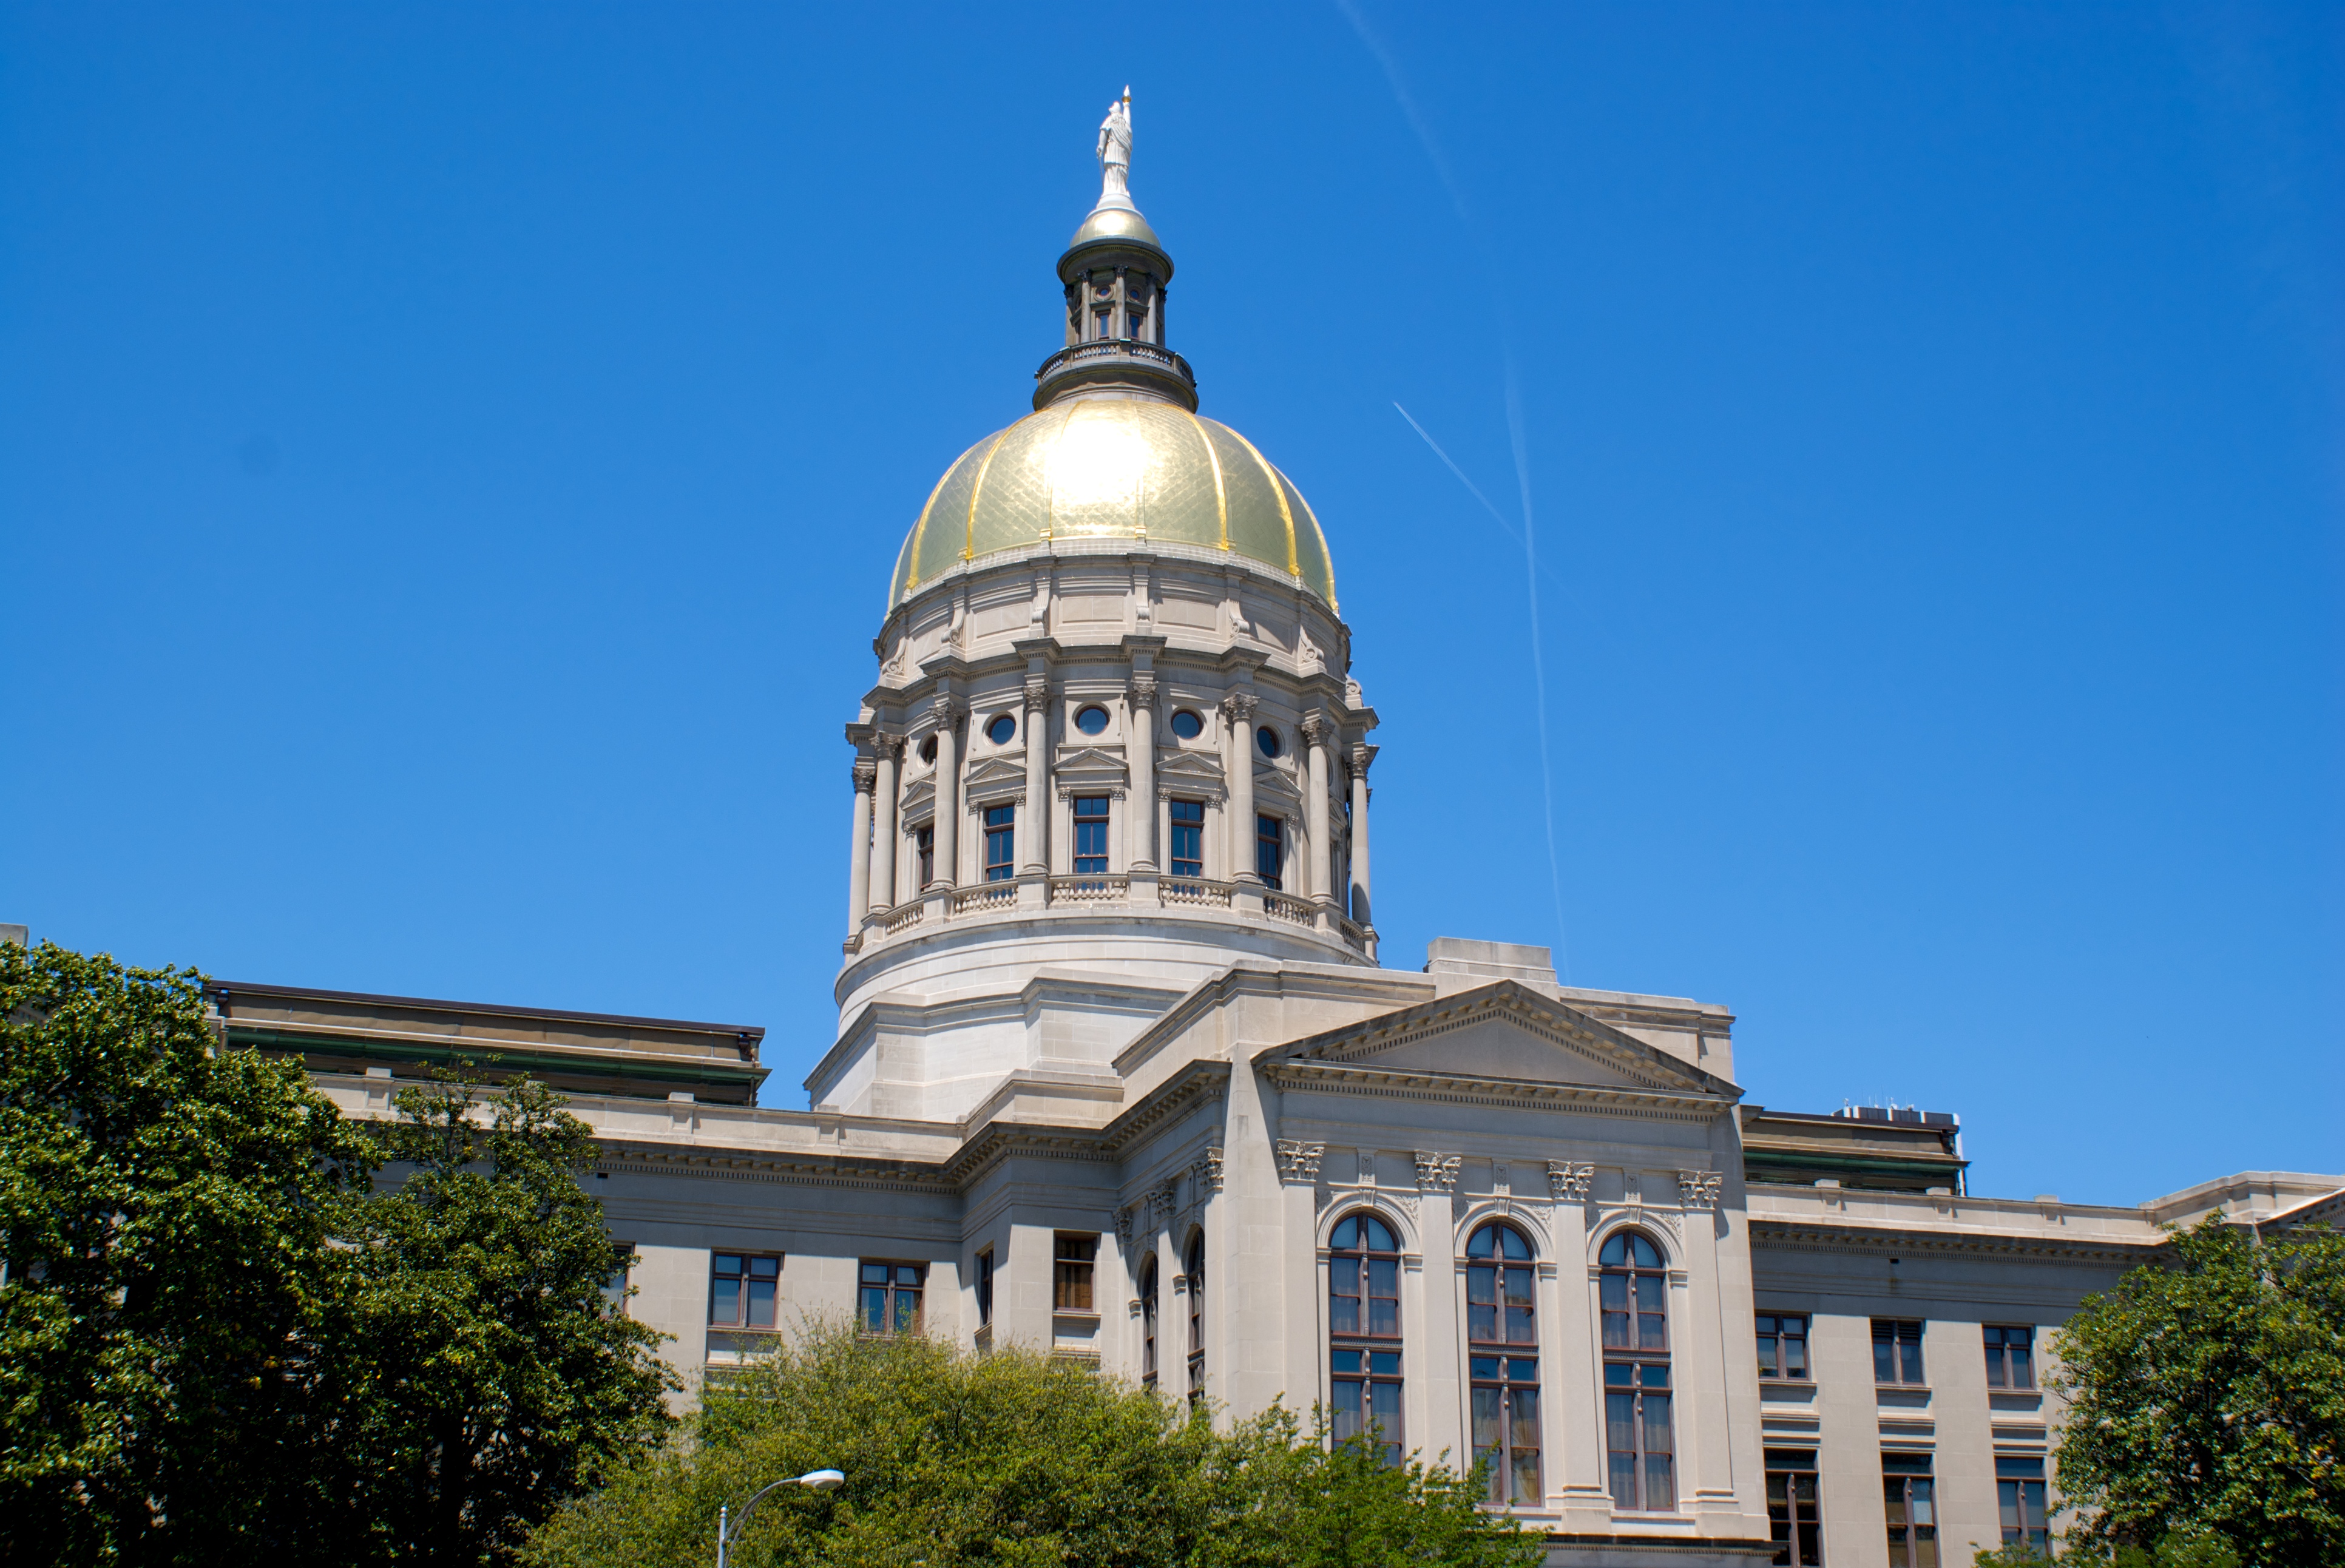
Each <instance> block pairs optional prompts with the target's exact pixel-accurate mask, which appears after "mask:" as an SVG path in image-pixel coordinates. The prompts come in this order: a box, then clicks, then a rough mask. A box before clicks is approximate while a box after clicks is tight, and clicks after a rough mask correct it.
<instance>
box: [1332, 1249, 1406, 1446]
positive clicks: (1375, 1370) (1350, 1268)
mask: <svg viewBox="0 0 2345 1568" xmlns="http://www.w3.org/2000/svg"><path fill="white" fill-rule="evenodd" d="M1327 1251H1328V1259H1327V1370H1328V1374H1329V1377H1328V1381H1329V1382H1330V1383H1331V1384H1332V1385H1333V1389H1334V1392H1335V1441H1336V1442H1344V1441H1345V1439H1347V1438H1352V1437H1359V1438H1362V1439H1363V1440H1364V1441H1366V1442H1374V1443H1375V1444H1376V1445H1377V1447H1378V1448H1379V1449H1381V1451H1382V1452H1383V1454H1384V1457H1385V1462H1386V1463H1387V1464H1398V1463H1399V1462H1400V1458H1401V1454H1402V1452H1404V1449H1403V1446H1402V1432H1401V1424H1400V1243H1399V1242H1398V1241H1397V1240H1396V1239H1394V1237H1393V1233H1392V1229H1391V1227H1389V1226H1387V1225H1386V1223H1385V1222H1384V1221H1383V1220H1381V1219H1377V1218H1376V1216H1375V1215H1373V1214H1354V1215H1351V1216H1348V1217H1347V1218H1345V1219H1344V1220H1343V1221H1342V1222H1341V1223H1339V1224H1338V1225H1337V1226H1336V1227H1335V1234H1334V1235H1333V1236H1331V1237H1330V1238H1328V1241H1327ZM1372 1429H1373V1430H1374V1431H1375V1434H1376V1435H1375V1436H1374V1437H1369V1436H1368V1435H1367V1434H1368V1433H1369V1431H1371V1430H1372Z"/></svg>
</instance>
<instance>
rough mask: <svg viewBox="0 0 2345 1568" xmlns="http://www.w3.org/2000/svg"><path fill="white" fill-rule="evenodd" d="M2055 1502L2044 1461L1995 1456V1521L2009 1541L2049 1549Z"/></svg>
mask: <svg viewBox="0 0 2345 1568" xmlns="http://www.w3.org/2000/svg"><path fill="white" fill-rule="evenodd" d="M2051 1501H2052V1500H2051V1496H2050V1493H2049V1491H2048V1490H2047V1486H2046V1482H2045V1479H2044V1462H2043V1461H2042V1460H2041V1459H2037V1458H2035V1457H2034V1456H2033V1455H2022V1454H2008V1453H1999V1454H1996V1455H1995V1521H1996V1523H1997V1525H1998V1526H1999V1528H2000V1529H2001V1531H2002V1533H2003V1539H2004V1540H2005V1541H2007V1542H2008V1541H2019V1542H2025V1543H2027V1544H2028V1545H2030V1546H2042V1547H2049V1546H2050V1545H2051V1544H2052V1512H2051Z"/></svg>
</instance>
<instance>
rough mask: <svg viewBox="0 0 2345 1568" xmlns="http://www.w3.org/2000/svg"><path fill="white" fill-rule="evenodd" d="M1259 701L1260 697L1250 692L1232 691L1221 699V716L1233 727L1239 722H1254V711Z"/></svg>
mask: <svg viewBox="0 0 2345 1568" xmlns="http://www.w3.org/2000/svg"><path fill="white" fill-rule="evenodd" d="M1260 702H1261V699H1260V698H1258V697H1256V696H1255V695H1254V693H1252V692H1232V693H1230V694H1229V695H1228V696H1226V697H1223V699H1222V717H1223V718H1225V719H1227V720H1228V721H1229V722H1230V725H1231V727H1232V728H1233V729H1234V728H1235V727H1237V726H1238V725H1240V724H1250V723H1254V708H1255V706H1256V705H1257V704H1258V703H1260Z"/></svg>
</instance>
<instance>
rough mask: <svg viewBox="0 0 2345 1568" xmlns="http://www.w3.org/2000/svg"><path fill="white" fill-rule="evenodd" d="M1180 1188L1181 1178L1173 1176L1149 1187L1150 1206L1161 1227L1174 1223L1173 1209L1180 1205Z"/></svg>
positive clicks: (1159, 1227)
mask: <svg viewBox="0 0 2345 1568" xmlns="http://www.w3.org/2000/svg"><path fill="white" fill-rule="evenodd" d="M1180 1189H1181V1179H1180V1178H1178V1177H1172V1176H1168V1177H1166V1178H1165V1179H1163V1180H1162V1181H1160V1182H1158V1183H1157V1184H1156V1185H1155V1186H1153V1187H1152V1188H1150V1189H1148V1203H1149V1208H1150V1209H1151V1210H1152V1212H1153V1213H1154V1214H1155V1216H1156V1224H1157V1228H1158V1229H1162V1228H1163V1227H1165V1226H1167V1225H1170V1224H1172V1223H1173V1209H1175V1208H1176V1207H1177V1206H1178V1200H1179V1198H1180V1195H1181V1191H1180Z"/></svg>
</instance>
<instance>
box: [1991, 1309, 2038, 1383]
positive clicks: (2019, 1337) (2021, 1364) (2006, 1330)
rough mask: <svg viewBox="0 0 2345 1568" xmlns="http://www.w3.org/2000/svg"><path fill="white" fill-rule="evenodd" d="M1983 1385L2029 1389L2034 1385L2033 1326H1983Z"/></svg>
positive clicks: (1992, 1324) (1994, 1324)
mask: <svg viewBox="0 0 2345 1568" xmlns="http://www.w3.org/2000/svg"><path fill="white" fill-rule="evenodd" d="M1986 1386H1987V1387H1989V1388H1991V1389H2032V1388H2034V1387H2035V1330H2034V1329H2031V1328H2028V1327H2026V1326H2025V1325H2021V1326H2019V1327H2012V1326H2009V1325H2006V1324H2002V1323H1989V1324H1988V1325H1987V1326H1986Z"/></svg>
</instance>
